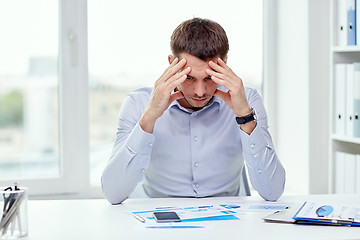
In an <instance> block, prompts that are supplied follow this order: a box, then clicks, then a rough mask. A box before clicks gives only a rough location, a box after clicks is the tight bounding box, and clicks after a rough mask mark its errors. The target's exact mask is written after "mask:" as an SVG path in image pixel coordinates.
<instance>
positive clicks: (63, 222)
mask: <svg viewBox="0 0 360 240" xmlns="http://www.w3.org/2000/svg"><path fill="white" fill-rule="evenodd" d="M215 199H216V201H217V200H219V199H224V201H232V200H247V201H249V200H251V201H252V200H254V201H257V200H260V198H257V197H241V198H215ZM305 200H317V201H321V200H336V201H342V202H344V203H348V204H350V203H352V204H354V203H356V204H360V195H342V196H341V195H340V196H339V195H313V196H297V197H296V196H288V197H282V198H281V199H280V200H279V201H284V202H303V201H305ZM213 201H214V199H212V198H203V199H192V198H170V199H167V198H166V199H164V198H162V199H128V200H126V201H125V202H124V203H123V204H120V205H115V206H112V205H110V204H109V203H108V202H107V201H106V200H104V199H96V200H33V201H29V203H28V215H29V237H28V239H30V240H33V239H34V240H35V239H36V240H50V239H51V240H57V239H61V240H69V239H86V240H92V239H101V240H111V239H123V240H131V239H142V240H147V239H156V240H161V239H170V240H177V239H179V240H180V239H181V240H190V239H199V240H201V239H206V240H211V239H216V240H225V239H226V240H231V239H236V240H239V239H262V240H265V239H266V240H268V239H292V240H293V239H303V240H304V239H306V240H308V239H360V227H333V226H314V225H296V224H278V223H266V222H263V220H262V219H261V218H262V216H264V215H268V214H269V213H268V212H267V213H264V212H249V213H247V214H246V215H244V216H243V217H241V219H240V220H230V221H217V222H214V223H213V225H212V226H213V227H211V228H204V229H141V228H139V224H143V223H141V222H139V221H137V220H136V219H135V218H134V217H133V216H131V215H129V214H127V212H131V211H135V210H147V209H154V208H156V207H159V206H177V207H181V206H184V205H187V206H189V205H203V204H212V202H213ZM139 229H141V230H139Z"/></svg>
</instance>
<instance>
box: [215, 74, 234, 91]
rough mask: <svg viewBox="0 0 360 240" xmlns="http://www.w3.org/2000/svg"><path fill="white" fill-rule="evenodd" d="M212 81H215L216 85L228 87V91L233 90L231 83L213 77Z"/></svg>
mask: <svg viewBox="0 0 360 240" xmlns="http://www.w3.org/2000/svg"><path fill="white" fill-rule="evenodd" d="M211 80H213V81H214V82H215V83H216V84H219V85H221V86H224V87H226V88H227V89H231V85H230V82H229V81H225V80H223V79H220V78H217V77H215V76H211Z"/></svg>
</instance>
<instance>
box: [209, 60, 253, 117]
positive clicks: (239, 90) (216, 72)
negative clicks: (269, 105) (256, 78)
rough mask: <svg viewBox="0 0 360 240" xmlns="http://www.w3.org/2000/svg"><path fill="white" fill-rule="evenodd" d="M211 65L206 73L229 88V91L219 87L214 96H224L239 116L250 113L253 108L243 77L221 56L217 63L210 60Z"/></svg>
mask: <svg viewBox="0 0 360 240" xmlns="http://www.w3.org/2000/svg"><path fill="white" fill-rule="evenodd" d="M209 66H210V68H211V69H206V73H207V74H209V75H210V76H211V79H212V80H213V81H214V82H215V83H217V84H219V85H222V86H224V87H226V88H227V89H228V91H227V92H224V91H221V90H219V89H217V90H216V91H215V93H214V96H217V97H220V98H222V99H223V100H224V101H225V103H226V104H227V105H228V106H229V107H230V108H231V109H232V110H233V111H234V113H235V114H236V115H237V116H238V117H242V116H245V115H248V114H249V113H250V112H251V109H250V107H249V103H248V101H247V98H246V94H245V89H244V85H243V81H242V79H241V78H239V77H238V76H237V75H236V74H235V73H234V72H233V71H232V70H231V69H230V68H229V67H228V66H227V65H226V63H225V62H224V61H223V60H222V59H221V58H218V60H217V63H215V62H213V61H209Z"/></svg>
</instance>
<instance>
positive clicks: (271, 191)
mask: <svg viewBox="0 0 360 240" xmlns="http://www.w3.org/2000/svg"><path fill="white" fill-rule="evenodd" d="M206 72H207V73H208V74H209V75H210V76H211V79H212V80H213V81H214V82H216V83H217V84H219V85H222V86H224V87H225V88H227V89H228V91H227V92H223V91H221V90H217V91H216V92H215V94H214V95H215V96H218V97H220V98H222V99H223V100H224V101H225V102H226V104H227V105H228V106H229V107H230V108H231V109H232V110H233V112H234V114H235V115H237V116H238V117H242V116H246V115H247V114H249V113H250V112H251V109H250V107H252V108H254V109H255V111H256V113H257V116H258V120H257V122H255V121H253V122H249V123H246V124H243V125H240V127H239V131H240V134H241V140H242V145H243V155H244V158H245V163H246V165H247V167H248V172H249V176H250V181H251V183H252V186H253V187H254V189H255V190H257V191H258V192H259V194H260V195H261V196H262V197H263V198H264V199H265V200H271V201H273V200H277V199H278V198H279V197H280V196H281V194H282V193H283V191H284V184H285V170H284V168H283V166H282V165H281V163H280V161H279V159H278V157H277V155H276V152H275V150H274V147H273V143H272V140H271V136H270V133H269V132H268V122H267V116H266V111H265V108H264V105H263V103H262V100H261V98H260V96H259V94H258V93H257V92H256V91H255V92H254V93H250V95H249V94H248V96H247V94H246V93H245V88H244V85H243V81H242V79H241V78H239V77H238V76H237V75H236V74H235V73H234V72H233V71H232V70H231V69H230V68H229V67H228V66H227V65H226V63H225V62H224V61H223V60H222V59H221V58H218V61H217V63H215V62H213V61H209V69H207V70H206ZM234 121H235V119H234Z"/></svg>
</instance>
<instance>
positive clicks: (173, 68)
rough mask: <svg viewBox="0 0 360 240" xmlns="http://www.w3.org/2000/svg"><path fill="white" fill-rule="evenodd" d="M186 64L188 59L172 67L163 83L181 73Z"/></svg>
mask: <svg viewBox="0 0 360 240" xmlns="http://www.w3.org/2000/svg"><path fill="white" fill-rule="evenodd" d="M185 64H186V59H185V58H183V59H181V60H180V61H179V62H178V63H177V64H175V66H173V67H171V68H170V69H169V70H168V71H167V72H166V73H165V74H164V76H163V77H162V78H163V81H164V82H166V81H167V80H168V79H169V78H171V77H172V76H173V75H175V74H176V73H177V72H179V71H180V70H181V69H182V68H183V67H184V66H185Z"/></svg>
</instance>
